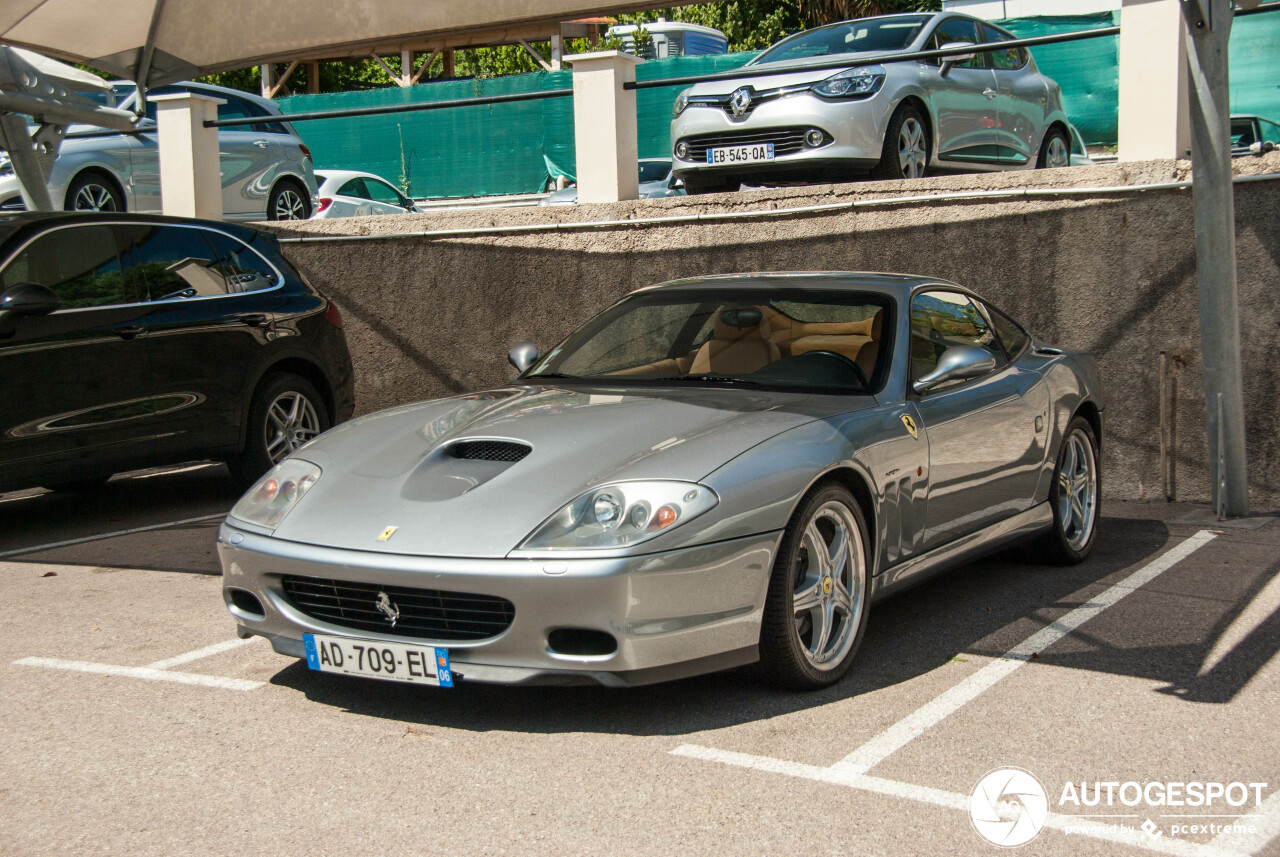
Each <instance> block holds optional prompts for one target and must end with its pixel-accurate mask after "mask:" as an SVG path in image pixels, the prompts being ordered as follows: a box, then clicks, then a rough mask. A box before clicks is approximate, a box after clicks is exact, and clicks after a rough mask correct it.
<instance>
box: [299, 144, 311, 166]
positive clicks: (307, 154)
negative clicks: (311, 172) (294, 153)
mask: <svg viewBox="0 0 1280 857" xmlns="http://www.w3.org/2000/svg"><path fill="white" fill-rule="evenodd" d="M298 148H299V149H301V150H302V156H303V157H304V158H306V159H307V160H308V161H312V162H313V163H314V162H315V158H313V157H311V147H310V146H308V145H307V144H306V143H299V144H298Z"/></svg>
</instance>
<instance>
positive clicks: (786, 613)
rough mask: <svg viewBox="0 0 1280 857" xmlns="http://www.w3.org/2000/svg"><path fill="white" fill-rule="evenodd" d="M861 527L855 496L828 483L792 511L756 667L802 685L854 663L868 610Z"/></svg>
mask: <svg viewBox="0 0 1280 857" xmlns="http://www.w3.org/2000/svg"><path fill="white" fill-rule="evenodd" d="M866 546H867V526H866V522H865V521H864V520H863V518H862V512H861V510H860V509H859V508H858V504H857V503H856V502H855V501H854V499H853V495H851V494H850V493H849V492H848V490H846V489H845V488H844V487H843V486H840V485H837V484H834V483H832V484H828V485H825V486H822V487H820V488H819V489H818V490H817V491H815V492H814V493H813V494H811V495H810V496H809V497H808V498H807V499H806V500H805V501H804V503H803V504H801V507H800V508H799V509H798V510H797V511H796V514H795V517H793V518H792V520H791V523H790V524H788V526H787V530H786V533H785V535H784V536H783V539H782V546H781V548H780V549H779V552H778V558H777V560H776V561H775V562H774V567H773V575H772V577H771V579H770V581H769V593H768V595H767V596H766V598H765V607H764V617H763V619H762V622H761V628H760V671H761V673H762V674H763V675H764V676H765V677H766V678H768V679H770V680H772V681H774V682H776V683H778V684H781V685H784V686H787V687H793V688H798V689H803V690H816V689H818V688H822V687H827V686H828V685H831V684H834V683H835V682H837V681H839V680H840V679H841V678H842V677H843V676H844V674H845V673H847V672H848V671H849V668H850V667H851V666H852V664H853V658H854V655H855V653H856V652H857V651H858V646H859V645H860V644H861V643H862V636H863V633H864V631H865V630H866V624H867V622H866V620H867V611H868V609H869V608H870V603H871V601H870V597H869V596H870V592H869V590H868V584H869V582H870V580H869V575H868V573H867V568H868V557H867V548H866Z"/></svg>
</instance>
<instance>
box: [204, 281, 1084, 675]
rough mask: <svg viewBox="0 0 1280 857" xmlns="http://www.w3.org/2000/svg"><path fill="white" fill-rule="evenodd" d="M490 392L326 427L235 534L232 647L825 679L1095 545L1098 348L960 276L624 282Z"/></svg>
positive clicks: (373, 664)
mask: <svg viewBox="0 0 1280 857" xmlns="http://www.w3.org/2000/svg"><path fill="white" fill-rule="evenodd" d="M511 359H512V362H513V363H515V364H516V366H517V368H518V369H520V370H521V373H520V375H519V376H518V377H517V378H516V379H515V380H514V381H512V382H511V383H510V384H508V385H506V386H504V387H502V388H500V389H496V390H490V391H488V392H483V393H476V394H472V395H463V396H455V397H452V398H448V399H440V400H436V401H429V402H421V403H418V404H413V405H407V406H404V407H399V408H394V409H391V410H387V411H382V412H380V413H375V414H370V415H368V416H365V417H363V418H360V419H357V420H354V421H352V422H348V423H346V424H344V425H342V426H339V427H337V428H335V429H333V430H331V431H329V432H327V433H325V434H324V435H322V436H320V437H319V438H317V439H316V440H314V441H312V442H310V443H308V444H306V445H305V446H303V447H302V448H300V449H299V450H298V451H297V452H296V453H294V454H293V455H291V456H290V457H288V458H286V459H285V460H284V461H282V462H281V463H280V464H279V465H278V466H277V467H276V468H275V469H274V470H272V471H271V472H270V473H268V474H267V475H266V476H265V477H264V478H263V479H262V480H261V481H260V482H259V483H258V484H257V485H255V486H254V487H253V488H252V489H250V491H249V492H248V493H247V494H246V495H245V496H244V497H243V498H242V499H241V500H240V502H239V503H238V504H237V505H236V506H235V508H234V509H233V510H232V511H231V513H230V515H229V516H228V518H227V519H226V522H225V523H224V524H223V525H222V527H221V529H220V531H219V534H218V542H219V551H220V553H221V558H222V567H223V579H224V595H225V599H226V603H227V607H228V609H229V610H230V611H231V613H232V614H233V615H234V616H235V618H236V621H237V623H238V625H239V632H240V634H241V635H242V636H248V635H251V634H258V635H261V636H264V637H267V638H268V639H269V640H270V641H271V643H272V645H273V646H274V647H275V649H276V651H277V652H280V653H282V654H286V655H292V656H294V657H299V658H301V657H305V658H306V659H307V662H308V664H309V665H310V667H311V668H312V669H316V670H321V671H328V672H338V673H347V674H354V675H362V676H371V677H374V678H383V679H392V680H400V681H410V682H420V683H425V684H436V685H444V686H451V685H452V684H453V683H454V681H455V680H457V679H465V680H467V681H480V682H504V683H512V684H515V683H571V682H595V683H600V684H605V685H634V684H643V683H646V682H653V681H659V680H664V679H670V678H676V677H681V676H688V675H694V674H698V673H704V672H710V671H713V670H720V669H725V668H728V667H733V666H738V665H742V664H749V663H754V662H758V663H759V668H760V669H761V671H762V672H763V673H764V674H765V675H766V676H768V677H770V678H772V679H774V680H776V681H778V682H780V683H783V684H786V685H790V686H794V687H801V688H813V687H821V686H824V685H827V684H830V683H832V682H834V681H836V680H838V679H839V678H840V677H841V676H842V675H844V673H846V672H847V671H848V670H849V667H850V665H851V663H852V660H853V657H854V653H855V652H856V651H857V649H858V645H859V643H860V641H861V639H862V636H863V633H864V631H865V630H866V625H867V616H868V610H869V608H870V605H871V603H872V602H873V601H875V600H876V599H878V598H881V597H883V596H886V595H889V594H891V593H894V592H897V591H899V590H901V589H903V588H904V587H907V586H910V585H912V584H915V583H918V582H920V581H921V580H924V579H926V578H927V577H929V576H930V575H932V574H934V573H936V572H938V571H941V570H943V569H945V568H947V567H950V566H954V565H956V564H957V563H960V562H963V561H966V560H970V559H972V558H974V557H975V556H978V555H980V554H982V553H984V552H987V551H991V550H992V549H994V548H997V547H999V546H1001V545H1005V544H1007V543H1010V542H1012V541H1014V540H1018V539H1024V538H1037V539H1039V540H1040V542H1041V544H1042V549H1041V550H1040V551H1039V554H1041V555H1043V556H1045V557H1047V558H1052V559H1053V560H1056V561H1059V562H1067V563H1069V562H1078V561H1080V560H1081V559H1083V558H1084V557H1085V556H1086V555H1087V554H1088V553H1089V550H1090V548H1091V547H1092V545H1093V542H1094V539H1095V536H1096V532H1097V520H1098V508H1099V506H1098V503H1099V467H1098V463H1099V454H1098V451H1099V444H1100V442H1101V439H1102V421H1101V420H1102V416H1101V411H1102V399H1101V387H1100V383H1099V380H1098V371H1097V367H1096V364H1095V362H1094V360H1093V358H1092V357H1091V356H1090V355H1088V354H1084V353H1073V352H1065V351H1062V350H1060V349H1057V348H1052V347H1050V346H1048V345H1045V344H1043V343H1041V342H1039V341H1038V340H1036V339H1035V338H1034V337H1033V336H1031V335H1029V334H1028V333H1026V332H1025V331H1024V330H1023V329H1022V328H1021V327H1020V326H1019V325H1018V324H1017V323H1016V322H1014V321H1013V320H1012V319H1010V318H1008V317H1007V316H1006V315H1004V314H1003V313H1001V312H1000V311H999V310H997V309H996V308H995V307H993V306H991V305H990V304H988V303H987V302H986V301H984V300H982V299H981V298H979V297H978V296H976V295H974V294H973V293H971V292H969V291H968V290H966V289H964V288H962V287H960V286H957V285H955V284H954V283H949V282H945V281H941V280H935V279H930V278H927V277H914V276H900V275H893V274H846V273H840V274H827V273H795V274H791V273H788V274H754V275H735V276H721V277H706V278H699V279H689V280H678V281H675V282H671V283H665V284H662V285H659V286H654V287H651V288H647V289H642V290H640V291H637V292H635V293H633V294H631V295H629V296H627V297H626V298H624V299H623V300H621V301H619V302H618V303H616V304H614V305H613V306H611V307H609V308H608V309H607V310H605V311H604V312H602V313H601V314H599V315H597V316H596V317H595V318H592V319H591V320H590V321H588V322H587V323H586V324H585V325H583V326H582V327H581V328H579V329H578V330H577V331H576V332H574V333H573V334H571V335H570V336H569V337H568V338H567V339H565V340H564V341H563V342H561V343H560V344H559V345H557V346H555V347H554V348H553V349H551V350H550V351H549V352H548V353H547V354H546V356H543V357H539V356H538V355H537V354H536V351H535V349H534V347H533V345H532V344H529V343H524V344H522V345H520V346H517V347H516V348H514V349H512V353H511Z"/></svg>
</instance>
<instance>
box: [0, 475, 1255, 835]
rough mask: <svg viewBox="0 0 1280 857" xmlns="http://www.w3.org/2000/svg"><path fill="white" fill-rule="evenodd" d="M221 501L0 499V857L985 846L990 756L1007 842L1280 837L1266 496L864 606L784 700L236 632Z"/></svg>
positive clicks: (1114, 517) (167, 486)
mask: <svg viewBox="0 0 1280 857" xmlns="http://www.w3.org/2000/svg"><path fill="white" fill-rule="evenodd" d="M235 497H236V491H235V489H234V488H233V487H232V485H231V483H230V480H229V478H228V477H227V476H226V473H225V471H224V470H223V469H222V468H221V467H220V466H212V465H209V466H196V467H192V468H183V469H179V470H176V471H164V472H155V473H144V474H135V475H130V476H127V477H124V478H121V477H117V478H116V479H115V480H113V481H112V482H110V483H108V484H107V485H106V486H105V487H103V488H102V489H100V490H98V491H96V492H92V493H89V494H84V495H72V496H63V495H53V494H48V493H44V492H39V491H36V492H22V493H18V494H9V495H0V597H3V599H4V601H5V603H8V604H10V605H11V608H10V613H9V616H8V619H7V621H6V622H5V623H4V624H3V625H2V626H0V686H3V688H4V692H3V694H0V854H5V855H10V854H12V855H53V854H86V853H102V854H131V855H135V854H136V855H144V854H165V855H173V854H244V853H271V854H275V855H293V854H298V855H320V854H342V855H377V854H397V855H406V854H460V853H466V854H670V853H686V854H717V855H722V854H744V855H754V854H794V853H805V854H839V855H845V854H848V855H854V854H858V855H863V854H893V855H915V854H919V855H930V857H936V855H938V854H976V855H982V854H997V853H1001V852H1002V850H1004V849H1002V848H1000V847H999V846H997V845H994V844H991V842H990V841H988V838H984V836H983V833H982V831H985V832H986V834H987V836H996V837H997V838H998V837H999V836H1008V835H1011V834H1013V833H1014V826H1015V825H1014V822H1013V821H1011V820H1010V819H1011V818H1013V817H1014V816H1009V815H1008V814H1006V815H1000V816H999V817H998V818H995V819H985V820H984V819H983V817H982V815H981V811H980V809H979V811H978V816H977V820H976V821H975V820H974V818H975V816H974V810H972V809H971V807H972V806H974V792H975V786H977V785H978V784H979V781H983V782H986V780H984V776H985V775H986V774H988V773H989V772H992V771H993V770H994V769H1003V768H1020V769H1023V770H1024V771H1025V772H1028V773H1029V774H1031V775H1032V776H1033V778H1034V780H1035V781H1036V782H1038V783H1039V784H1040V786H1041V787H1042V788H1043V795H1044V799H1043V801H1042V802H1043V812H1041V813H1039V816H1038V818H1039V821H1038V823H1037V824H1036V828H1037V829H1038V833H1037V834H1036V835H1034V837H1033V838H1031V839H1030V841H1028V842H1027V843H1026V844H1025V845H1022V846H1021V847H1019V848H1018V849H1017V853H1020V854H1027V855H1039V854H1048V855H1093V854H1099V855H1101V854H1108V855H1109V854H1135V855H1137V854H1149V853H1163V854H1185V855H1205V857H1207V855H1212V854H1217V855H1227V854H1236V855H1243V854H1257V855H1263V854H1269V855H1277V854H1280V790H1278V789H1277V786H1278V785H1280V782H1278V781H1280V736H1278V735H1277V729H1276V724H1277V715H1276V712H1277V711H1278V710H1280V658H1277V657H1276V652H1277V651H1278V650H1280V524H1275V523H1268V522H1267V521H1269V519H1259V520H1256V521H1252V522H1248V525H1246V526H1239V525H1219V524H1218V523H1216V522H1214V521H1213V520H1212V519H1211V517H1209V516H1208V515H1206V514H1204V510H1202V509H1198V508H1197V507H1192V506H1184V505H1169V504H1163V503H1160V504H1137V503H1134V504H1118V503H1113V504H1110V505H1108V506H1106V507H1104V509H1103V513H1104V518H1103V520H1102V530H1101V531H1100V536H1099V540H1098V544H1097V548H1096V550H1095V552H1094V554H1093V556H1092V557H1091V559H1090V560H1089V561H1088V562H1086V563H1085V564H1083V565H1080V566H1076V567H1072V568H1065V569H1064V568H1056V567H1047V566H1041V565H1036V564H1033V563H1032V562H1031V561H1030V560H1032V559H1034V557H1028V556H1027V555H1026V554H1025V552H1022V553H1019V552H1010V553H1005V554H1000V555H997V556H994V557H991V558H988V559H985V560H982V561H979V562H976V563H973V564H971V565H969V566H966V567H964V568H962V569H959V570H957V571H955V572H953V573H952V574H950V575H947V576H945V577H943V578H940V579H938V580H935V581H933V582H930V583H927V584H925V585H924V586H921V587H919V588H917V589H915V590H912V591H911V592H909V593H907V594H905V595H902V596H900V597H898V598H895V599H893V600H891V601H888V602H885V603H883V604H881V605H877V606H876V608H875V609H873V611H872V613H871V620H870V626H869V629H868V634H867V638H866V642H865V643H864V645H863V648H862V651H861V653H860V654H859V657H858V661H857V663H856V664H855V667H854V671H853V672H852V673H851V674H850V676H849V677H848V678H847V679H845V680H844V681H842V682H840V683H839V684H837V685H836V686H835V687H832V688H829V689H827V690H824V691H819V692H816V693H808V694H803V693H792V692H786V691H779V690H776V689H774V688H771V687H769V686H766V685H762V684H760V683H759V682H757V681H756V680H755V679H754V677H753V676H752V674H751V672H750V671H749V670H741V671H735V672H730V673H724V674H719V675H713V676H706V677H702V678H696V679H689V680H685V681H680V682H675V683H671V684H664V685H657V686H651V687H647V688H639V689H630V690H605V689H597V688H503V687H487V686H476V685H471V686H467V685H466V684H460V685H459V686H458V687H457V688H454V689H452V690H444V689H438V688H429V687H418V686H409V685H403V684H391V683H381V682H375V681H369V680H363V679H357V678H348V677H343V676H334V675H327V674H318V673H313V672H311V671H309V670H308V669H307V667H306V665H305V664H304V663H301V662H297V661H294V660H292V659H290V658H285V657H282V656H279V655H276V654H274V653H273V652H272V651H271V648H270V646H269V645H267V644H266V643H265V642H263V641H262V640H257V639H253V640H248V641H241V640H238V639H237V638H236V636H235V629H234V623H233V621H232V620H231V618H230V617H229V616H228V614H227V612H226V610H225V608H224V607H223V604H222V598H221V594H220V586H221V580H220V578H219V577H218V565H217V555H216V550H215V547H214V537H215V532H216V527H217V521H218V519H219V518H220V517H221V515H222V514H223V513H225V511H226V509H227V508H228V507H229V506H230V505H231V503H232V502H234V500H235ZM1108 783H1112V784H1114V785H1113V786H1110V787H1108V786H1107V785H1106V784H1108ZM1130 783H1132V784H1136V785H1134V786H1132V787H1130V786H1129V784H1130ZM1097 784H1102V786H1098V785H1097ZM1175 784H1176V785H1175ZM1191 784H1200V787H1201V791H1202V792H1203V791H1204V789H1205V788H1206V787H1207V788H1208V791H1209V792H1212V793H1214V794H1215V795H1216V797H1215V799H1214V800H1213V802H1212V804H1211V805H1203V803H1204V802H1203V801H1202V802H1201V805H1198V806H1194V805H1188V804H1189V803H1190V802H1189V801H1187V800H1180V801H1179V800H1178V796H1179V795H1190V794H1192V793H1193V791H1194V788H1192V786H1191ZM1214 784H1218V785H1219V786H1221V787H1222V794H1218V793H1217V792H1215V791H1214ZM1233 784H1235V785H1238V786H1239V787H1238V788H1233ZM1242 789H1243V790H1244V791H1243V792H1242V791H1241V790H1242ZM1033 791H1034V790H1033ZM1138 791H1141V792H1142V793H1143V798H1142V800H1139V801H1137V802H1135V803H1132V804H1130V803H1128V802H1126V801H1127V799H1128V798H1131V797H1133V795H1134V794H1136V793H1137V792H1138ZM1019 793H1020V794H1021V797H1019V798H1017V799H1018V800H1022V801H1023V802H1024V806H1030V805H1031V804H1034V803H1035V796H1034V795H1030V796H1029V795H1027V794H1026V793H1025V792H1019ZM1108 793H1110V794H1111V795H1112V797H1113V800H1111V801H1110V805H1108V801H1107V794H1108ZM1242 793H1244V794H1246V797H1245V799H1243V800H1239V801H1238V802H1236V801H1237V799H1239V798H1240V796H1241V794H1242ZM981 794H984V792H982V791H981V790H979V795H981ZM1073 795H1074V796H1081V795H1082V796H1083V797H1084V798H1085V800H1074V801H1073V800H1072V799H1071V798H1072V796H1073ZM1165 796H1168V797H1172V798H1173V800H1174V801H1176V802H1180V803H1182V804H1183V805H1181V806H1178V805H1169V803H1170V801H1168V800H1165V801H1164V802H1163V803H1157V802H1156V801H1157V799H1160V798H1162V797H1165ZM1122 798H1124V799H1125V800H1122ZM1148 798H1150V800H1148ZM1095 799H1097V800H1096V801H1095ZM1089 801H1095V805H1089ZM1026 812H1027V813H1029V816H1036V812H1035V811H1033V810H1026ZM988 822H989V823H988ZM1002 825H1003V826H1002ZM1144 826H1145V829H1144ZM993 831H994V832H993ZM1015 838H1016V837H1015Z"/></svg>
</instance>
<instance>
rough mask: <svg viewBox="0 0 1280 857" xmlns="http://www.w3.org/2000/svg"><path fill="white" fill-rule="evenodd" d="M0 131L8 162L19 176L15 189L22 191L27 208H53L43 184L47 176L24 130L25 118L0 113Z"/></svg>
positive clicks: (25, 127) (25, 129)
mask: <svg viewBox="0 0 1280 857" xmlns="http://www.w3.org/2000/svg"><path fill="white" fill-rule="evenodd" d="M0 132H3V137H4V142H5V148H6V149H8V151H9V162H10V163H11V164H12V165H13V174H14V176H15V177H16V178H17V179H18V192H19V193H21V194H22V202H23V204H24V205H26V207H27V211H53V200H52V199H51V198H50V196H49V186H48V184H46V182H48V180H49V176H48V174H47V173H45V170H44V167H43V166H42V165H41V163H40V158H39V157H38V156H37V155H36V151H35V144H34V143H33V142H32V140H31V135H30V133H29V132H28V131H27V121H26V120H25V119H23V118H22V117H21V116H15V115H14V114H12V113H5V114H3V115H0Z"/></svg>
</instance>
